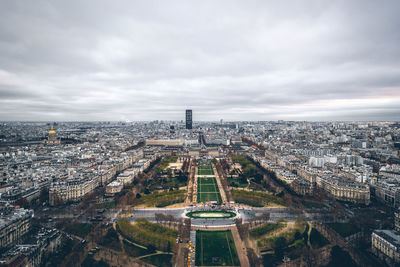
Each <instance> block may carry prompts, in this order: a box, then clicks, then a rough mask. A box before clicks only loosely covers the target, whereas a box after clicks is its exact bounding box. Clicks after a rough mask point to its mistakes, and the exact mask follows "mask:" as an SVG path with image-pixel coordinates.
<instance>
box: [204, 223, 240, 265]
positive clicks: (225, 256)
mask: <svg viewBox="0 0 400 267" xmlns="http://www.w3.org/2000/svg"><path fill="white" fill-rule="evenodd" d="M196 265H197V266H221V265H223V266H240V261H239V257H238V254H237V251H236V246H235V242H234V241H233V237H232V233H231V231H230V230H226V231H196Z"/></svg>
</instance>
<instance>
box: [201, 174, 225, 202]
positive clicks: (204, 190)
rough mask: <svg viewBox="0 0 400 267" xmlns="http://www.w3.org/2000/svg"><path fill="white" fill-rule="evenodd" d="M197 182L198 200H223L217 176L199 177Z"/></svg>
mask: <svg viewBox="0 0 400 267" xmlns="http://www.w3.org/2000/svg"><path fill="white" fill-rule="evenodd" d="M197 184H198V187H197V188H198V189H197V201H198V202H210V201H217V202H222V200H221V195H220V193H219V189H218V185H217V181H216V180H215V177H209V178H197Z"/></svg>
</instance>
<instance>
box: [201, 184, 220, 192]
mask: <svg viewBox="0 0 400 267" xmlns="http://www.w3.org/2000/svg"><path fill="white" fill-rule="evenodd" d="M217 190H218V186H217V185H216V184H201V185H200V191H201V192H216V191H217Z"/></svg>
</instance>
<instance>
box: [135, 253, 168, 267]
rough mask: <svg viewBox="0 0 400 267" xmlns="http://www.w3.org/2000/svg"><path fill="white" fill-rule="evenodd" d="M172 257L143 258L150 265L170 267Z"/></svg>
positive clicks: (165, 255) (161, 255) (166, 255)
mask: <svg viewBox="0 0 400 267" xmlns="http://www.w3.org/2000/svg"><path fill="white" fill-rule="evenodd" d="M171 259H172V255H171V254H158V255H154V256H149V257H144V258H141V260H142V261H145V262H147V263H150V264H152V265H154V266H158V267H170V266H172V264H171Z"/></svg>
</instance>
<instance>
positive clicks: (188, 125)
mask: <svg viewBox="0 0 400 267" xmlns="http://www.w3.org/2000/svg"><path fill="white" fill-rule="evenodd" d="M186 129H192V110H191V109H187V110H186Z"/></svg>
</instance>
